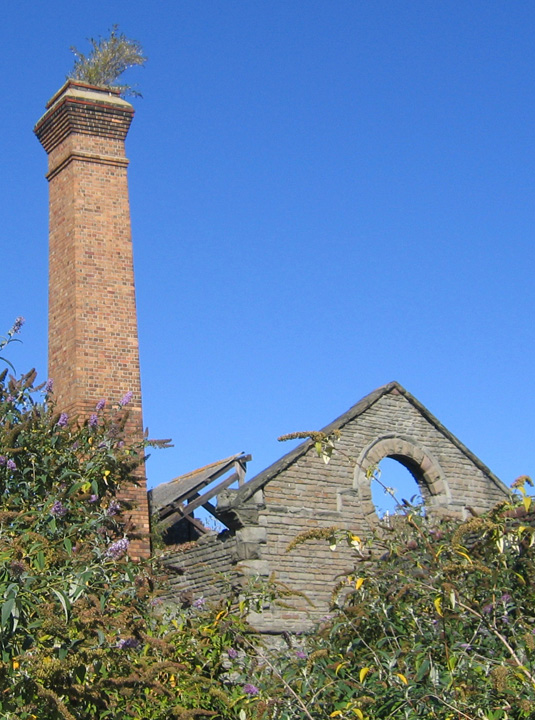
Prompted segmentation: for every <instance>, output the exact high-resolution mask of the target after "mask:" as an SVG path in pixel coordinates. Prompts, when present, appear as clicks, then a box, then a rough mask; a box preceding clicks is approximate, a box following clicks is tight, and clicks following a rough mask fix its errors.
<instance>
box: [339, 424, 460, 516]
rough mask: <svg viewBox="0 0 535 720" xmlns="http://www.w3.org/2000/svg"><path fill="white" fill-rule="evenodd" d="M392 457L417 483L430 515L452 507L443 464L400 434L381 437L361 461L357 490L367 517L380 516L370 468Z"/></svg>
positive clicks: (356, 474) (363, 451)
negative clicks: (373, 493)
mask: <svg viewBox="0 0 535 720" xmlns="http://www.w3.org/2000/svg"><path fill="white" fill-rule="evenodd" d="M386 457H389V458H393V459H394V460H397V461H398V462H399V463H401V464H402V465H404V466H405V467H406V468H407V470H408V471H409V472H410V473H411V475H412V476H413V478H414V479H415V480H416V483H417V484H418V487H419V489H420V492H421V495H422V499H423V502H424V505H425V507H426V510H427V511H428V512H430V513H433V511H437V510H439V509H440V508H447V507H448V505H449V504H451V493H450V489H449V486H448V482H447V480H446V477H445V475H444V472H443V470H442V468H441V466H440V463H439V462H438V460H436V458H434V457H433V455H432V454H431V452H430V451H429V450H427V448H425V447H423V446H422V445H421V444H420V443H418V442H416V441H415V440H414V439H413V438H410V437H407V436H406V435H398V434H396V433H388V434H385V435H381V436H379V437H377V438H375V440H373V441H372V442H371V443H369V445H367V446H366V447H365V448H364V449H363V450H362V452H361V453H360V455H359V457H358V459H357V465H356V468H355V475H354V486H353V487H354V490H356V491H357V493H358V495H359V499H360V503H361V507H362V513H363V515H364V516H365V517H367V516H369V515H376V512H375V505H374V503H373V499H372V491H371V487H370V480H369V479H368V478H367V477H366V472H367V470H368V468H369V467H370V466H372V465H378V464H379V463H380V461H381V460H383V459H384V458H386Z"/></svg>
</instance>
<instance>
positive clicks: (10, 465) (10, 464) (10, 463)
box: [6, 460, 17, 470]
mask: <svg viewBox="0 0 535 720" xmlns="http://www.w3.org/2000/svg"><path fill="white" fill-rule="evenodd" d="M6 465H7V467H8V469H9V470H16V469H17V465H16V463H15V461H14V460H8V461H7V463H6Z"/></svg>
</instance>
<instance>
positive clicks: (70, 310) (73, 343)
mask: <svg viewBox="0 0 535 720" xmlns="http://www.w3.org/2000/svg"><path fill="white" fill-rule="evenodd" d="M133 115H134V109H133V108H132V106H131V105H130V104H129V103H128V102H126V101H125V100H123V99H122V98H120V97H119V93H118V92H117V91H113V90H108V89H103V88H97V87H93V86H90V85H87V84H85V83H81V82H76V81H73V80H68V81H67V82H66V83H65V85H64V86H63V87H62V88H61V89H60V90H59V91H58V92H57V93H56V94H55V95H54V96H53V97H52V99H51V100H50V101H49V102H48V104H47V111H46V113H45V114H44V116H43V117H42V118H41V119H40V120H39V122H38V123H37V125H36V127H35V133H36V135H37V137H38V139H39V140H40V142H41V144H42V145H43V147H44V149H45V150H46V152H47V154H48V174H47V178H48V181H49V200H50V218H49V225H50V248H49V252H50V255H49V349H48V355H49V357H48V363H49V368H48V370H49V376H50V377H51V378H53V380H54V391H55V398H56V402H57V407H58V409H59V410H62V411H65V412H67V413H69V415H79V416H80V417H82V418H84V417H89V415H90V413H92V412H93V411H94V409H95V405H96V403H97V402H98V401H99V400H100V399H101V398H105V399H107V401H108V402H109V403H113V404H117V402H118V401H119V400H120V399H121V398H122V397H123V396H124V395H125V393H126V392H128V391H131V392H132V393H133V399H132V401H131V403H130V404H129V408H131V417H130V420H129V423H130V424H129V426H128V430H129V432H130V433H131V434H132V436H134V437H135V436H137V437H141V433H142V414H141V383H140V373H139V349H138V335H137V316H136V302H135V291H134V270H133V258H132V241H131V232H130V209H129V203H128V185H127V166H128V160H127V159H126V157H125V147H124V141H125V138H126V135H127V133H128V129H129V127H130V123H131V122H132V118H133ZM138 480H139V487H138V488H135V489H133V490H132V491H131V493H130V494H129V498H128V499H131V500H133V501H134V503H135V505H136V509H135V510H134V511H133V513H132V516H133V520H134V522H135V524H136V527H137V529H138V531H139V532H141V533H144V534H145V535H146V537H147V540H145V541H142V542H139V543H138V544H137V548H134V552H136V553H140V554H147V553H148V551H149V541H148V531H149V518H148V508H147V497H146V488H145V486H146V483H145V474H144V469H143V468H140V469H139V471H138Z"/></svg>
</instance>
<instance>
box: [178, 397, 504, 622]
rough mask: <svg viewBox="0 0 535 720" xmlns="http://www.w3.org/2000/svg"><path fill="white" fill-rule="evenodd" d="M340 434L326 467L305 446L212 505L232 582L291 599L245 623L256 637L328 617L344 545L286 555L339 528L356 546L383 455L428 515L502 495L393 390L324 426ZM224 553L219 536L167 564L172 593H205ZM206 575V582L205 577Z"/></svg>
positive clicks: (370, 523)
mask: <svg viewBox="0 0 535 720" xmlns="http://www.w3.org/2000/svg"><path fill="white" fill-rule="evenodd" d="M333 430H337V431H339V432H340V439H339V441H338V442H337V444H336V447H337V450H335V452H334V454H333V456H332V459H331V461H330V463H329V464H328V465H325V464H324V462H323V460H322V458H320V457H318V455H317V453H316V451H315V449H314V446H313V443H312V442H310V441H308V442H305V443H303V444H302V445H300V446H299V447H297V448H295V450H292V451H291V452H290V453H288V454H287V455H285V456H284V457H283V458H281V460H279V461H278V462H276V463H275V464H274V465H272V466H271V467H269V468H267V469H266V470H265V471H264V472H262V473H260V475H258V476H257V477H256V478H253V479H251V480H250V481H248V482H246V483H245V484H244V485H243V486H242V487H241V488H240V489H238V490H227V491H225V492H224V493H222V494H221V495H220V496H219V498H218V510H219V511H220V512H221V516H222V517H223V519H225V521H226V522H227V523H228V525H229V526H230V527H232V528H233V534H234V537H235V547H234V548H233V551H232V554H228V553H227V555H226V556H225V557H226V559H225V563H224V565H225V570H226V572H228V565H229V562H230V561H232V562H233V572H234V573H235V575H236V576H239V575H242V576H243V575H245V576H247V575H263V576H270V575H273V576H274V577H275V578H276V579H277V580H278V581H279V582H281V583H283V584H284V585H286V586H287V587H289V588H292V589H294V590H296V591H298V592H301V593H305V595H306V599H305V598H303V597H300V596H296V597H295V598H294V599H293V600H292V599H285V602H286V605H287V606H286V607H284V608H283V607H277V606H273V607H271V608H267V609H266V611H265V612H264V613H262V614H261V615H258V616H253V617H252V618H251V619H252V621H253V624H254V625H255V627H256V628H257V629H258V630H261V631H263V632H281V631H282V630H289V631H300V630H304V629H306V628H307V627H309V626H310V624H311V622H312V621H314V620H317V619H318V618H320V617H321V616H322V615H325V613H327V612H328V609H329V602H330V594H331V591H332V589H333V586H334V583H335V578H336V576H337V575H340V574H343V573H344V572H346V571H348V570H351V569H352V568H353V557H354V556H353V553H352V551H351V550H350V548H349V547H347V546H340V547H339V548H338V549H337V551H336V552H331V550H330V549H329V547H328V545H327V543H326V542H325V541H319V540H318V541H309V542H306V543H304V544H302V545H298V546H297V547H296V548H295V549H294V550H293V551H292V552H289V553H288V552H287V548H288V545H289V544H290V542H291V541H292V540H294V539H295V538H296V537H297V536H298V535H299V534H301V533H303V532H307V531H310V530H312V529H321V528H331V527H337V528H340V529H347V530H352V531H353V532H355V533H356V534H357V535H359V536H360V537H362V538H366V537H368V536H369V534H370V530H371V529H372V528H373V527H374V526H376V525H377V523H378V521H379V519H378V517H377V514H376V512H375V507H374V505H373V502H372V496H371V488H370V479H369V478H367V477H366V470H367V469H368V468H369V467H370V466H371V465H374V464H376V463H378V462H380V461H381V460H382V459H383V458H385V457H392V458H395V459H396V460H398V461H399V462H401V463H402V464H403V465H405V466H406V467H407V468H408V469H409V470H410V472H411V473H412V474H413V476H414V478H415V479H416V481H417V483H418V485H419V488H420V492H421V495H422V497H423V500H424V502H425V505H426V510H427V512H428V514H430V515H435V516H438V515H440V514H448V515H455V516H460V517H463V516H466V514H467V512H468V508H471V510H472V511H476V512H477V511H484V510H488V509H490V508H491V507H493V506H494V505H495V504H496V503H497V502H499V501H500V500H503V499H504V497H506V495H507V488H505V486H504V485H503V484H502V483H501V482H500V480H498V478H496V477H495V476H494V475H493V474H492V472H491V471H490V470H489V469H488V468H487V467H486V466H485V465H484V464H483V463H482V462H481V461H480V460H479V459H478V458H477V457H476V456H475V455H473V453H471V452H470V451H469V450H468V448H466V447H465V446H464V445H463V444H462V443H461V442H460V441H459V440H458V439H457V438H456V437H455V436H454V435H452V434H451V433H450V432H449V431H448V430H447V429H446V428H445V427H444V426H443V425H442V424H441V423H440V422H439V421H438V420H437V419H436V418H435V417H434V416H433V415H431V413H430V412H429V411H428V410H427V409H426V408H425V407H424V406H423V405H421V403H419V402H418V401H417V400H416V399H415V398H414V397H413V396H412V395H410V394H409V393H408V392H407V391H406V390H405V389H404V388H402V387H401V386H400V385H399V384H398V383H390V384H389V385H387V386H385V387H383V388H379V390H377V391H375V392H373V393H371V394H370V395H368V396H367V397H365V398H364V399H363V400H361V401H360V403H357V405H355V406H353V407H352V408H351V409H350V410H349V411H348V412H347V413H345V414H344V415H342V416H341V417H340V418H338V419H337V420H335V421H334V422H333V423H331V424H330V425H329V426H327V427H326V428H324V432H326V433H330V432H332V431H333ZM224 547H230V545H229V539H228V537H227V533H225V534H223V535H222V536H221V537H220V538H219V539H218V537H217V536H213V537H212V539H211V541H210V542H208V541H206V540H205V541H203V542H202V543H200V542H199V543H197V545H196V546H194V547H193V548H189V549H186V550H185V551H183V552H181V553H180V554H179V553H177V552H176V551H175V552H173V551H172V550H171V549H170V550H169V551H168V552H167V553H166V562H168V563H171V564H172V563H175V562H178V563H179V564H180V567H181V570H182V575H181V576H180V577H179V578H177V580H176V583H175V592H179V590H181V589H182V590H183V589H186V588H191V589H192V590H193V591H194V593H196V594H197V595H203V594H204V595H207V594H208V592H209V587H210V582H211V580H210V578H211V577H214V576H215V574H216V572H217V569H218V558H219V557H220V556H222V554H223V553H224ZM203 567H204V574H203V570H202V569H203Z"/></svg>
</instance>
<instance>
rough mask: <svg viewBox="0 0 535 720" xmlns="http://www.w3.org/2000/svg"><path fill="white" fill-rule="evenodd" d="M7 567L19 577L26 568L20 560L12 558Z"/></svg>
mask: <svg viewBox="0 0 535 720" xmlns="http://www.w3.org/2000/svg"><path fill="white" fill-rule="evenodd" d="M9 569H10V570H11V572H12V573H13V575H14V576H15V577H20V576H21V575H22V573H23V572H24V571H25V570H26V566H25V565H24V563H23V562H21V561H20V560H12V561H11V563H10V564H9Z"/></svg>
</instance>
